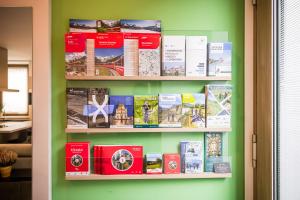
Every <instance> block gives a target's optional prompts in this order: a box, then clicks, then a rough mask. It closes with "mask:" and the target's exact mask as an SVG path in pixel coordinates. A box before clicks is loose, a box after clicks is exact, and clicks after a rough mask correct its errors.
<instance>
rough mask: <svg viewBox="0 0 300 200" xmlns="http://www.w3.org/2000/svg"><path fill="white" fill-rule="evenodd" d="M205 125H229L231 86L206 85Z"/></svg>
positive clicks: (226, 126) (224, 126)
mask: <svg viewBox="0 0 300 200" xmlns="http://www.w3.org/2000/svg"><path fill="white" fill-rule="evenodd" d="M205 93H206V127H207V128H230V127H231V95H232V86H231V85H229V84H225V85H206V86H205Z"/></svg>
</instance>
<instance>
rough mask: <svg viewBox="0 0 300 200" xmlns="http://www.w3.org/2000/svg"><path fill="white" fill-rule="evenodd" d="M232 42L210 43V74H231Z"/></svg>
mask: <svg viewBox="0 0 300 200" xmlns="http://www.w3.org/2000/svg"><path fill="white" fill-rule="evenodd" d="M231 50H232V43H231V42H224V43H208V75H209V76H231Z"/></svg>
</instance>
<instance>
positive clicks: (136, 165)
mask: <svg viewBox="0 0 300 200" xmlns="http://www.w3.org/2000/svg"><path fill="white" fill-rule="evenodd" d="M101 165H102V167H101V170H102V171H101V172H102V174H105V175H113V174H142V173H143V147H142V146H125V145H124V146H123V145H116V146H102V147H101Z"/></svg>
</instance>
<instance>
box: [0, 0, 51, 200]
mask: <svg viewBox="0 0 300 200" xmlns="http://www.w3.org/2000/svg"><path fill="white" fill-rule="evenodd" d="M0 7H31V8H32V12H33V38H32V39H33V52H32V67H33V94H32V105H33V121H32V124H33V128H32V135H33V138H32V147H33V149H32V199H33V200H48V199H51V195H52V193H51V192H52V189H51V184H52V182H51V0H6V1H0Z"/></svg>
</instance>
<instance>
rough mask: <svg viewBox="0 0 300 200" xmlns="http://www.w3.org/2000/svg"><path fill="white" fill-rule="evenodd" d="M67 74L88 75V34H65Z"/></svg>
mask: <svg viewBox="0 0 300 200" xmlns="http://www.w3.org/2000/svg"><path fill="white" fill-rule="evenodd" d="M65 66H66V71H65V74H66V75H67V76H86V75H87V54H86V36H85V35H84V34H81V33H67V34H65Z"/></svg>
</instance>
